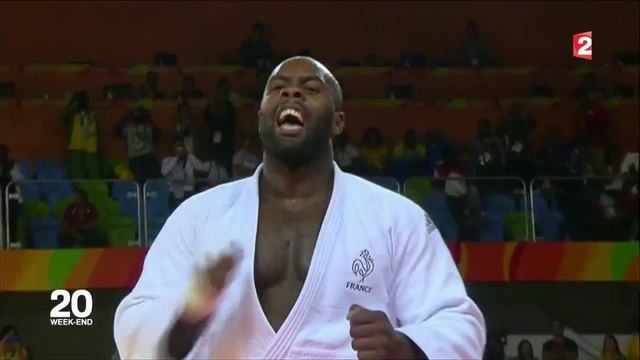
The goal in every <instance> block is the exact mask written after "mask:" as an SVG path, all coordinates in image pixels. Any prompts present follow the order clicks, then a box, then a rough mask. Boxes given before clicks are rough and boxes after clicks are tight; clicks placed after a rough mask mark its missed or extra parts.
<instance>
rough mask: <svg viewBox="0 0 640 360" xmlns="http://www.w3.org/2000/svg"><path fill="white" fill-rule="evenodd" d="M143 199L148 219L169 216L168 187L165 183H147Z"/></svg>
mask: <svg viewBox="0 0 640 360" xmlns="http://www.w3.org/2000/svg"><path fill="white" fill-rule="evenodd" d="M145 197H146V200H147V216H148V217H158V216H159V217H166V216H167V215H168V214H169V185H168V184H167V182H166V181H164V180H162V181H149V182H148V183H147V186H146V187H145Z"/></svg>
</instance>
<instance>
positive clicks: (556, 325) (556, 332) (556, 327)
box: [553, 320, 564, 338]
mask: <svg viewBox="0 0 640 360" xmlns="http://www.w3.org/2000/svg"><path fill="white" fill-rule="evenodd" d="M553 336H554V337H555V338H562V337H564V325H562V323H561V322H560V321H557V320H556V321H554V322H553Z"/></svg>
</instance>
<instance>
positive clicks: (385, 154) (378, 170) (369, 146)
mask: <svg viewBox="0 0 640 360" xmlns="http://www.w3.org/2000/svg"><path fill="white" fill-rule="evenodd" d="M360 155H362V159H363V161H364V166H365V167H366V169H367V172H368V173H369V176H378V175H382V174H384V172H385V170H386V168H387V160H388V159H389V149H388V148H387V147H386V146H385V145H384V142H383V140H382V134H381V133H380V129H378V128H376V127H370V128H368V129H367V130H365V132H364V136H363V139H362V146H361V147H360Z"/></svg>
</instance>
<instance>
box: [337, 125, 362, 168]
mask: <svg viewBox="0 0 640 360" xmlns="http://www.w3.org/2000/svg"><path fill="white" fill-rule="evenodd" d="M333 158H334V159H335V162H336V163H337V164H338V166H340V168H341V169H342V170H343V171H346V172H351V173H353V172H357V171H358V170H359V169H360V168H361V167H360V152H359V151H358V149H357V148H356V147H355V146H353V144H351V143H350V142H349V135H347V133H346V131H343V132H342V133H341V134H340V135H338V136H336V137H335V138H334V139H333Z"/></svg>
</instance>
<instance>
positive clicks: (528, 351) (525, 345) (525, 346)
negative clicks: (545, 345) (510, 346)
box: [518, 340, 533, 359]
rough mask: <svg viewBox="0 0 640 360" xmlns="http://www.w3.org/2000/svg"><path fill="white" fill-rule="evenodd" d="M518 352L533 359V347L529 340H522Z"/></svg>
mask: <svg viewBox="0 0 640 360" xmlns="http://www.w3.org/2000/svg"><path fill="white" fill-rule="evenodd" d="M518 354H519V355H521V356H524V357H526V358H529V359H533V348H532V347H531V343H530V342H529V341H527V340H522V341H521V342H520V345H519V346H518Z"/></svg>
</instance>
